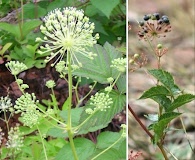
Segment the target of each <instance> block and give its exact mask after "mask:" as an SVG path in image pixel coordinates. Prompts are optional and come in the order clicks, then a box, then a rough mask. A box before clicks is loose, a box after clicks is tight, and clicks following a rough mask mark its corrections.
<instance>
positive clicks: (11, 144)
mask: <svg viewBox="0 0 195 160" xmlns="http://www.w3.org/2000/svg"><path fill="white" fill-rule="evenodd" d="M23 141H24V137H23V136H22V133H20V131H19V127H18V126H16V127H12V128H10V131H9V132H8V141H7V143H6V146H7V148H13V149H16V150H21V147H22V146H23Z"/></svg>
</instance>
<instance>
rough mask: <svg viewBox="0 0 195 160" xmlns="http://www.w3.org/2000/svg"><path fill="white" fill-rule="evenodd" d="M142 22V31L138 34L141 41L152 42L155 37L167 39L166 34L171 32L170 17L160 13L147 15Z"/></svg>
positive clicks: (140, 23)
mask: <svg viewBox="0 0 195 160" xmlns="http://www.w3.org/2000/svg"><path fill="white" fill-rule="evenodd" d="M143 20H144V21H140V22H139V25H140V28H141V30H140V31H139V32H138V36H139V38H140V39H145V40H152V39H153V38H154V37H165V36H166V35H165V33H167V32H170V31H171V25H170V21H169V17H168V16H166V15H163V16H162V17H160V14H159V13H153V14H147V15H145V16H144V17H143Z"/></svg>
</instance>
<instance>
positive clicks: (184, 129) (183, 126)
mask: <svg viewBox="0 0 195 160" xmlns="http://www.w3.org/2000/svg"><path fill="white" fill-rule="evenodd" d="M177 111H178V112H179V109H178V108H177ZM179 119H180V121H181V125H182V128H183V131H184V133H185V136H186V139H187V141H188V143H189V146H190V148H191V150H192V152H193V154H195V151H194V149H193V147H192V145H191V143H190V140H189V138H188V134H187V132H186V127H185V125H184V123H183V119H182V117H181V116H179Z"/></svg>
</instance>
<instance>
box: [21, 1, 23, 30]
mask: <svg viewBox="0 0 195 160" xmlns="http://www.w3.org/2000/svg"><path fill="white" fill-rule="evenodd" d="M21 16H22V18H21V21H22V26H23V24H24V9H23V0H21Z"/></svg>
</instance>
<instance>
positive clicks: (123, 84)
mask: <svg viewBox="0 0 195 160" xmlns="http://www.w3.org/2000/svg"><path fill="white" fill-rule="evenodd" d="M116 86H117V88H118V90H119V92H121V93H126V74H122V75H121V76H120V77H119V79H118V81H117V82H116Z"/></svg>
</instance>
